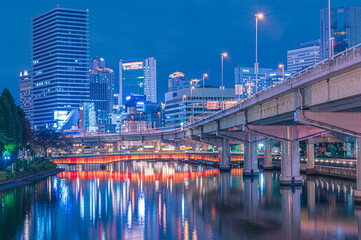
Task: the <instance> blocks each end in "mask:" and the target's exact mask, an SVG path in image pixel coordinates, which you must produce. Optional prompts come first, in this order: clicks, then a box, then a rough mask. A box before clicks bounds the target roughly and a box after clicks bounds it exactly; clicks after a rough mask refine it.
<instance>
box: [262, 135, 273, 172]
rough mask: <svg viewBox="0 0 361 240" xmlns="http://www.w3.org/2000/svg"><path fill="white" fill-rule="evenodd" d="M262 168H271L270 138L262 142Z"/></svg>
mask: <svg viewBox="0 0 361 240" xmlns="http://www.w3.org/2000/svg"><path fill="white" fill-rule="evenodd" d="M263 169H264V170H271V169H273V165H272V142H271V140H266V141H265V144H264V158H263Z"/></svg>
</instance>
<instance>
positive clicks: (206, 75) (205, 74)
mask: <svg viewBox="0 0 361 240" xmlns="http://www.w3.org/2000/svg"><path fill="white" fill-rule="evenodd" d="M206 77H208V74H207V73H204V74H203V78H202V79H203V98H202V106H203V107H202V110H203V118H204V78H206Z"/></svg>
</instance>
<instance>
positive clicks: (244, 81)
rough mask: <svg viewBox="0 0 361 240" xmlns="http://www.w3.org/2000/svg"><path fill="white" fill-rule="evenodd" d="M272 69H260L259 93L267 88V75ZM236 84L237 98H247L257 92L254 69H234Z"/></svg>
mask: <svg viewBox="0 0 361 240" xmlns="http://www.w3.org/2000/svg"><path fill="white" fill-rule="evenodd" d="M271 70H272V69H271V68H259V69H258V75H257V78H258V81H257V91H261V90H263V89H265V88H266V87H267V81H266V73H267V72H268V71H271ZM234 83H235V86H236V88H237V89H238V90H237V93H236V94H237V96H238V97H240V98H247V97H249V96H251V95H253V94H254V93H255V92H256V74H255V71H254V68H249V67H240V66H238V67H236V68H234Z"/></svg>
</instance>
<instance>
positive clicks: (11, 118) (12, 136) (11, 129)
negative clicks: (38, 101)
mask: <svg viewBox="0 0 361 240" xmlns="http://www.w3.org/2000/svg"><path fill="white" fill-rule="evenodd" d="M31 134H32V132H31V128H30V123H29V120H28V119H26V118H25V113H24V111H23V110H22V109H21V108H20V107H18V106H16V104H15V99H14V97H13V96H12V95H11V93H10V91H9V90H8V89H7V88H5V89H4V90H3V92H2V93H1V95H0V150H4V149H5V146H6V145H12V146H19V145H20V144H23V145H26V144H27V143H28V142H29V141H30V139H31ZM0 155H1V151H0Z"/></svg>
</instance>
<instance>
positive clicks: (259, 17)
mask: <svg viewBox="0 0 361 240" xmlns="http://www.w3.org/2000/svg"><path fill="white" fill-rule="evenodd" d="M255 16H256V18H258V19H263V18H264V14H263V13H256V14H255Z"/></svg>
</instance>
